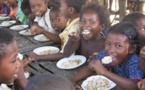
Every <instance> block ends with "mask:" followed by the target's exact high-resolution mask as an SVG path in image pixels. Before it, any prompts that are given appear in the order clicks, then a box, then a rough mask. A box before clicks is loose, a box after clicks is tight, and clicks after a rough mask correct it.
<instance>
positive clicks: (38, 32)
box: [30, 24, 42, 35]
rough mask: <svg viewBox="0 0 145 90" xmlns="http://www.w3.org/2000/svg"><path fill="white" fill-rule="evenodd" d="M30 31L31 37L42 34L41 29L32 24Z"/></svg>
mask: <svg viewBox="0 0 145 90" xmlns="http://www.w3.org/2000/svg"><path fill="white" fill-rule="evenodd" d="M30 31H31V33H32V34H33V35H36V34H41V33H42V29H41V27H39V26H38V25H37V24H33V25H32V26H31V29H30Z"/></svg>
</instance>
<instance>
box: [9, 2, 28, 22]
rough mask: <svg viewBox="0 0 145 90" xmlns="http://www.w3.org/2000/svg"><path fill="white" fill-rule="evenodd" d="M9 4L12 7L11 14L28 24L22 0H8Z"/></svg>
mask: <svg viewBox="0 0 145 90" xmlns="http://www.w3.org/2000/svg"><path fill="white" fill-rule="evenodd" d="M6 3H7V5H8V6H9V7H10V8H11V12H10V14H9V16H10V17H11V18H13V19H16V20H17V21H18V22H20V23H22V24H28V19H27V18H26V16H25V15H24V13H23V12H22V10H21V3H22V0H18V1H17V0H6Z"/></svg>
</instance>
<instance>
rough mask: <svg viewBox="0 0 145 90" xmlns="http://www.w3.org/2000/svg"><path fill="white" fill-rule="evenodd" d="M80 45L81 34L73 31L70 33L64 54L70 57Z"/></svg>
mask: <svg viewBox="0 0 145 90" xmlns="http://www.w3.org/2000/svg"><path fill="white" fill-rule="evenodd" d="M79 46H80V35H79V34H77V33H75V32H72V33H70V34H69V39H68V41H67V43H66V45H65V47H64V51H63V53H64V55H65V56H66V57H69V56H70V55H72V54H73V53H74V52H76V50H77V49H78V48H79Z"/></svg>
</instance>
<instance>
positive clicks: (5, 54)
mask: <svg viewBox="0 0 145 90" xmlns="http://www.w3.org/2000/svg"><path fill="white" fill-rule="evenodd" d="M0 47H1V48H0V70H1V72H0V84H1V83H5V84H10V83H12V82H14V80H15V79H16V80H15V82H16V83H19V84H20V85H21V86H22V87H23V88H24V87H25V85H26V83H27V80H26V78H25V76H24V71H23V66H22V65H20V61H19V58H18V57H17V55H18V46H17V43H16V40H15V39H14V36H13V35H12V34H11V33H10V31H8V30H5V29H2V28H1V29H0Z"/></svg>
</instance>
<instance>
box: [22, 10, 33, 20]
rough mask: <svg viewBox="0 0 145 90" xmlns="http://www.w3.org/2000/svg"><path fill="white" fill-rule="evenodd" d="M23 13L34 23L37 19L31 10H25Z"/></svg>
mask: <svg viewBox="0 0 145 90" xmlns="http://www.w3.org/2000/svg"><path fill="white" fill-rule="evenodd" d="M23 12H24V14H25V15H26V16H27V18H28V19H29V20H31V21H32V20H34V19H35V15H34V13H32V12H31V10H30V9H25V10H23Z"/></svg>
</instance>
